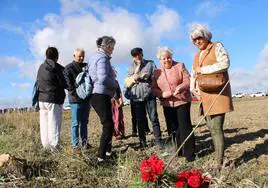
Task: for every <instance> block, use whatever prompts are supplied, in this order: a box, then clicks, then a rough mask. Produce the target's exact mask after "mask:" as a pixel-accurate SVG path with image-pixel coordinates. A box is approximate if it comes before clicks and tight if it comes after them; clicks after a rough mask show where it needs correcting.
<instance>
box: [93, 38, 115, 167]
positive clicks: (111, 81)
mask: <svg viewBox="0 0 268 188" xmlns="http://www.w3.org/2000/svg"><path fill="white" fill-rule="evenodd" d="M96 44H97V48H98V50H97V51H96V52H95V53H94V54H93V55H92V56H91V58H90V60H89V69H88V70H89V75H90V76H91V78H92V81H93V95H92V97H91V100H90V101H91V105H92V106H93V108H94V109H95V111H96V112H97V114H98V116H99V118H100V120H101V124H102V126H103V128H102V135H101V138H100V147H99V154H98V163H102V162H103V161H104V160H105V159H106V156H110V155H111V152H112V136H113V127H114V123H113V116H112V105H111V99H112V97H113V96H114V95H115V92H116V89H117V88H118V83H117V81H116V80H115V77H114V72H113V68H112V65H111V63H110V59H111V55H112V53H113V51H114V46H115V39H114V38H113V37H109V36H103V37H100V38H98V39H97V41H96Z"/></svg>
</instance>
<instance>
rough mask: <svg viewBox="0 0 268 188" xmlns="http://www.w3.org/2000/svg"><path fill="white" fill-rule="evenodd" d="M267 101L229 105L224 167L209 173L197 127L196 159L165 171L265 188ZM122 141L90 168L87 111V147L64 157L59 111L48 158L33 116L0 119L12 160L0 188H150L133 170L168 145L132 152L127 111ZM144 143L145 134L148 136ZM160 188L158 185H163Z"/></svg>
mask: <svg viewBox="0 0 268 188" xmlns="http://www.w3.org/2000/svg"><path fill="white" fill-rule="evenodd" d="M267 104H268V97H263V98H242V99H236V100H234V105H235V111H234V112H232V113H230V114H227V116H226V120H225V127H224V129H225V130H224V131H225V136H226V152H225V156H226V157H225V162H224V168H223V170H222V171H221V173H220V174H218V175H215V174H213V170H212V168H211V167H212V164H213V163H214V161H213V157H214V155H213V151H212V141H211V138H210V134H209V132H208V130H207V128H206V126H205V122H202V124H201V125H200V127H199V128H198V129H197V130H196V132H195V136H196V145H197V159H196V160H195V161H194V162H190V163H187V162H186V161H185V159H184V158H182V157H181V158H175V159H174V160H173V161H172V163H171V165H170V167H169V168H168V170H169V171H170V172H179V171H181V170H184V169H192V168H197V169H200V170H201V171H202V172H208V173H210V174H212V176H213V177H215V181H217V182H216V183H215V184H214V185H213V186H211V187H241V188H244V187H252V188H253V187H268V129H267V128H268V108H267ZM197 105H198V103H197V102H194V103H193V104H192V114H191V116H192V122H193V125H195V124H196V123H197V122H199V120H200V118H201V117H198V115H197ZM158 112H159V119H160V123H161V130H162V134H163V137H164V138H166V137H167V133H166V132H165V130H166V126H165V121H164V116H163V112H162V107H160V106H159V107H158ZM124 115H125V127H126V136H127V138H126V139H124V140H115V141H114V142H113V147H114V149H113V151H114V152H115V154H116V155H115V156H114V157H113V159H111V160H110V161H109V164H107V166H106V167H105V168H104V167H99V166H97V165H96V158H97V151H98V144H99V138H100V133H101V132H100V131H101V124H100V122H99V119H98V118H97V116H96V113H95V112H94V111H93V110H92V111H91V112H90V118H89V124H88V129H89V140H90V144H91V145H93V148H92V149H90V150H88V151H84V152H82V154H80V155H79V154H73V153H72V152H70V117H71V114H70V112H69V111H65V112H64V117H63V119H64V120H63V124H62V131H61V147H62V149H61V151H60V152H59V153H50V152H48V151H45V150H43V149H42V147H41V141H40V134H39V113H38V112H32V113H21V114H17V113H11V114H5V115H2V116H0V135H1V136H0V154H3V153H9V154H11V155H12V156H13V157H12V160H11V161H10V162H9V163H8V164H6V165H5V166H4V167H3V168H0V174H1V176H0V187H111V188H112V187H151V185H146V184H144V183H142V182H141V180H140V172H139V165H140V162H141V161H142V160H143V159H146V158H148V157H149V156H150V155H151V154H152V153H157V154H158V156H159V157H160V158H161V159H163V160H164V162H165V163H167V162H168V160H169V159H170V157H171V154H172V153H174V146H172V145H169V146H167V147H166V148H165V149H164V150H159V149H157V148H155V147H149V148H148V149H146V150H143V151H140V150H135V145H136V144H138V138H137V137H130V136H128V135H129V134H130V133H131V116H130V109H129V106H126V107H124ZM147 137H148V141H149V142H150V140H151V135H148V136H147ZM163 187H164V186H163Z"/></svg>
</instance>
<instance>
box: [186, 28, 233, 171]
mask: <svg viewBox="0 0 268 188" xmlns="http://www.w3.org/2000/svg"><path fill="white" fill-rule="evenodd" d="M189 36H190V39H191V41H192V43H193V44H194V45H195V46H196V47H197V48H198V49H199V52H198V53H197V54H196V55H195V58H194V63H193V66H192V74H191V91H192V93H193V94H194V95H196V96H197V97H199V98H200V99H201V103H202V105H201V108H202V110H201V112H203V115H206V120H207V127H208V128H209V130H210V132H211V136H212V140H213V144H214V148H215V154H216V169H217V170H220V169H221V166H222V163H223V157H224V133H223V124H224V119H225V113H227V112H231V111H233V103H232V97H231V96H232V95H231V86H230V83H229V82H228V80H229V75H228V68H229V66H230V60H229V56H228V53H227V51H226V50H225V48H224V46H223V45H222V43H220V42H212V41H211V38H212V34H211V32H210V31H209V29H208V28H207V27H206V26H205V25H201V24H194V25H192V27H191V31H190V35H189ZM219 77H221V78H224V79H222V80H221V81H222V82H221V84H222V85H217V84H216V83H219V82H218V81H219V80H218V79H217V78H219ZM205 79H206V80H209V83H208V82H207V83H208V84H207V85H206V80H205ZM223 80H225V81H223ZM210 83H211V84H210ZM208 85H209V87H208Z"/></svg>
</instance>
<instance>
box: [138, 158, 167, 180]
mask: <svg viewBox="0 0 268 188" xmlns="http://www.w3.org/2000/svg"><path fill="white" fill-rule="evenodd" d="M163 168H164V163H163V161H162V160H160V159H158V157H157V156H156V155H152V156H151V157H150V158H149V159H148V160H143V161H142V163H141V166H140V170H141V178H142V180H143V181H146V182H149V181H152V182H155V181H156V177H157V176H160V175H161V174H162V172H163Z"/></svg>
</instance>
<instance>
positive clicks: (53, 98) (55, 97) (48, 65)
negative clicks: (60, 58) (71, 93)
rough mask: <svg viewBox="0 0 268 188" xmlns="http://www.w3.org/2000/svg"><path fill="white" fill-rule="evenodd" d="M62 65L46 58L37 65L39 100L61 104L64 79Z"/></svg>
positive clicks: (63, 97) (63, 96)
mask: <svg viewBox="0 0 268 188" xmlns="http://www.w3.org/2000/svg"><path fill="white" fill-rule="evenodd" d="M63 70H64V67H63V66H61V65H60V64H58V63H56V62H54V61H53V60H51V59H46V60H45V62H44V63H42V64H41V65H40V67H39V70H38V74H37V79H38V82H39V97H38V100H39V101H40V102H48V103H55V104H63V102H64V99H65V91H64V89H66V88H67V83H66V80H65V78H64V76H63Z"/></svg>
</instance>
